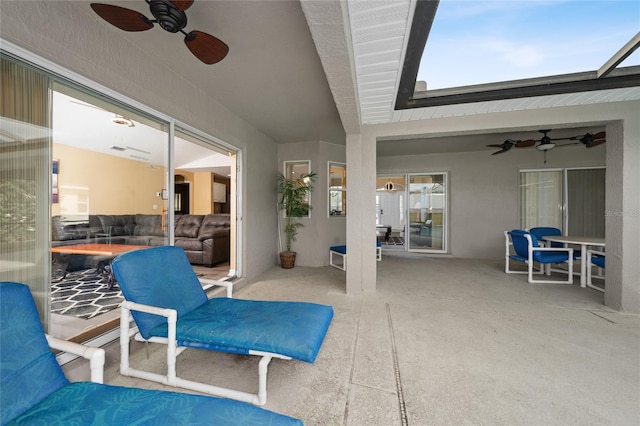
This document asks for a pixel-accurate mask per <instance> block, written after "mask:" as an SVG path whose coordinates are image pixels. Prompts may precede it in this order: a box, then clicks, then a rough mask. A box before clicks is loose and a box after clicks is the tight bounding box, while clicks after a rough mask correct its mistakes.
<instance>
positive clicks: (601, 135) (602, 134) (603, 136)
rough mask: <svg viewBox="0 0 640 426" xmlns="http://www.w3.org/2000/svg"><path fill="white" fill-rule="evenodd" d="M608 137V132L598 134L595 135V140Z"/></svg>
mask: <svg viewBox="0 0 640 426" xmlns="http://www.w3.org/2000/svg"><path fill="white" fill-rule="evenodd" d="M606 137H607V132H598V133H596V134H595V135H593V139H604V138H606Z"/></svg>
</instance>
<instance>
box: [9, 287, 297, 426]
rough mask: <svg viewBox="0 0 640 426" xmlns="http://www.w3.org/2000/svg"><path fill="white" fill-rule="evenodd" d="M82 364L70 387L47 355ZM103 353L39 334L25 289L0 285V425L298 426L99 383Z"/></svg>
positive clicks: (217, 404) (207, 402)
mask: <svg viewBox="0 0 640 426" xmlns="http://www.w3.org/2000/svg"><path fill="white" fill-rule="evenodd" d="M50 348H53V349H57V350H60V351H64V352H68V353H71V354H74V355H77V356H80V357H83V358H85V359H88V360H89V366H90V369H91V381H90V382H76V383H70V382H69V381H68V380H67V378H66V377H65V376H64V373H63V371H62V369H61V368H60V365H58V361H57V360H56V356H55V355H54V353H53V352H51V349H50ZM104 359H105V352H104V349H100V348H93V347H88V346H84V345H80V344H78V343H73V342H69V341H66V340H61V339H57V338H55V337H52V336H49V335H46V334H45V332H44V329H43V328H42V325H41V323H40V318H39V317H38V311H37V309H36V305H35V303H34V300H33V297H32V296H31V292H30V291H29V287H27V286H26V285H24V284H18V283H12V282H1V283H0V407H2V410H0V424H1V425H19V424H31V425H83V426H85V425H118V426H120V425H130V424H167V425H169V424H170V425H180V424H182V425H205V424H206V425H212V424H215V425H227V426H233V425H249V424H251V425H256V426H257V425H266V424H269V425H302V422H301V421H300V420H297V419H294V418H291V417H287V416H283V415H281V414H277V413H274V412H271V411H268V410H264V409H262V408H260V407H256V406H254V405H251V404H247V403H245V402H239V401H232V400H229V399H222V398H216V397H212V396H205V395H191V394H186V393H177V392H167V391H159V390H148V389H139V388H127V387H122V386H109V385H105V384H102V379H103V367H104Z"/></svg>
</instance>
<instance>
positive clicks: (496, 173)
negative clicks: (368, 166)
mask: <svg viewBox="0 0 640 426" xmlns="http://www.w3.org/2000/svg"><path fill="white" fill-rule="evenodd" d="M605 150H606V148H605V146H604V145H601V146H599V147H595V148H592V149H585V148H584V147H582V146H575V147H565V148H562V149H554V150H552V151H550V152H548V153H547V163H546V164H545V163H544V156H543V153H541V152H538V151H536V150H535V149H513V150H511V151H509V152H508V153H505V154H502V155H496V156H494V155H491V153H492V151H479V152H464V153H448V154H422V155H411V156H398V157H383V158H378V166H377V170H378V174H395V173H424V172H447V173H448V174H449V182H448V183H449V204H448V208H449V227H448V229H449V247H448V248H449V253H450V254H451V255H453V256H456V257H464V258H476V259H478V258H484V259H491V258H500V257H502V256H504V235H503V232H504V231H506V230H509V229H514V228H518V227H520V223H519V217H520V216H519V212H518V200H519V187H518V177H519V171H520V170H524V169H552V168H570V167H597V166H602V167H604V165H605Z"/></svg>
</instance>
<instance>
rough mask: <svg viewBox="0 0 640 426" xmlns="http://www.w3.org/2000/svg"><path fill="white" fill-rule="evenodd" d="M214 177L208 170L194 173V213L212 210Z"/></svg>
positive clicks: (192, 186) (192, 182)
mask: <svg viewBox="0 0 640 426" xmlns="http://www.w3.org/2000/svg"><path fill="white" fill-rule="evenodd" d="M212 187H213V177H212V175H211V173H208V172H198V173H194V174H193V180H192V181H191V191H192V192H191V197H192V198H191V199H192V200H193V208H192V210H191V211H192V212H193V214H209V213H213V211H212V206H213V203H212V197H213V192H212V189H213V188H212Z"/></svg>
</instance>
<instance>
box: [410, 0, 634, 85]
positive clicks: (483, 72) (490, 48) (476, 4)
mask: <svg viewBox="0 0 640 426" xmlns="http://www.w3.org/2000/svg"><path fill="white" fill-rule="evenodd" d="M638 31H640V0H597V1H596V0H591V1H585V0H579V1H578V0H548V1H536V0H510V1H491V0H489V1H485V0H440V5H439V6H438V11H437V13H436V18H435V20H434V23H433V26H432V30H431V33H430V35H429V39H428V40H427V45H426V47H425V51H424V54H423V56H422V60H421V64H420V70H419V72H418V80H424V81H427V89H428V90H431V89H440V88H445V87H458V86H465V85H469V84H480V83H489V82H497V81H507V80H517V79H521V78H531V77H543V76H550V75H557V74H568V73H574V72H582V71H594V70H597V69H598V68H600V67H601V66H602V65H603V64H604V63H605V62H606V61H607V60H608V59H609V58H610V57H611V56H612V55H613V54H614V53H616V52H617V51H618V50H619V49H620V48H621V47H622V46H624V44H625V43H627V42H628V41H629V40H630V39H631V38H632V37H633V36H635V35H636V34H637V33H638ZM430 64H434V65H433V66H430ZM629 65H640V49H638V50H636V52H635V53H634V54H633V55H631V56H630V57H629V58H627V60H626V61H625V62H623V63H622V64H621V65H620V66H629Z"/></svg>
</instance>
